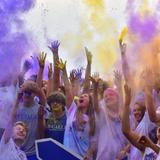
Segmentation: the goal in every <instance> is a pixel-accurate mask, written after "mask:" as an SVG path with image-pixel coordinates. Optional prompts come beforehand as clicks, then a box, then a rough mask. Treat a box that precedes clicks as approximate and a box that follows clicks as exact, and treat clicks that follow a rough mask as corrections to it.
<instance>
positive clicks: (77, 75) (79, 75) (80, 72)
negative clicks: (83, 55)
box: [75, 68, 83, 81]
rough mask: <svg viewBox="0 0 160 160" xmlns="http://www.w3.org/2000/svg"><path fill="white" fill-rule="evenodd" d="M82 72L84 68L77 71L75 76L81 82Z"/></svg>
mask: <svg viewBox="0 0 160 160" xmlns="http://www.w3.org/2000/svg"><path fill="white" fill-rule="evenodd" d="M82 70H83V68H80V69H77V70H75V75H76V77H77V78H78V79H79V80H80V81H81V80H82Z"/></svg>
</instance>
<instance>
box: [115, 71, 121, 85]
mask: <svg viewBox="0 0 160 160" xmlns="http://www.w3.org/2000/svg"><path fill="white" fill-rule="evenodd" d="M114 83H115V85H116V86H117V87H121V85H122V74H121V72H120V71H119V70H115V71H114Z"/></svg>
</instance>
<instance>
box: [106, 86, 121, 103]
mask: <svg viewBox="0 0 160 160" xmlns="http://www.w3.org/2000/svg"><path fill="white" fill-rule="evenodd" d="M103 98H104V101H105V104H106V106H114V105H117V104H118V93H117V91H116V90H114V89H112V88H107V89H106V90H105V91H104V94H103Z"/></svg>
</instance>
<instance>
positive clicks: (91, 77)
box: [89, 75, 100, 87]
mask: <svg viewBox="0 0 160 160" xmlns="http://www.w3.org/2000/svg"><path fill="white" fill-rule="evenodd" d="M89 80H90V81H91V82H92V84H93V85H94V86H97V87H98V83H99V81H100V78H99V77H97V76H95V75H93V76H89Z"/></svg>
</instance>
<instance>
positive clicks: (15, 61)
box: [0, 0, 35, 82]
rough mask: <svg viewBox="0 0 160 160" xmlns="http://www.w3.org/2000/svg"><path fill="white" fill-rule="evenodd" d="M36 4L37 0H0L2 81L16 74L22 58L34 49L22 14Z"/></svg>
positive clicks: (0, 63)
mask: <svg viewBox="0 0 160 160" xmlns="http://www.w3.org/2000/svg"><path fill="white" fill-rule="evenodd" d="M34 5H35V0H2V1H0V74H1V76H0V82H1V81H4V80H8V77H14V76H16V75H17V74H18V72H19V70H20V65H21V61H22V58H23V57H24V55H26V54H27V53H28V52H29V50H32V48H31V46H32V38H31V35H30V33H29V32H27V31H26V30H25V27H24V26H25V25H24V21H23V19H22V18H21V15H22V14H24V13H26V12H27V11H29V10H30V9H31V8H32V7H34Z"/></svg>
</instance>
